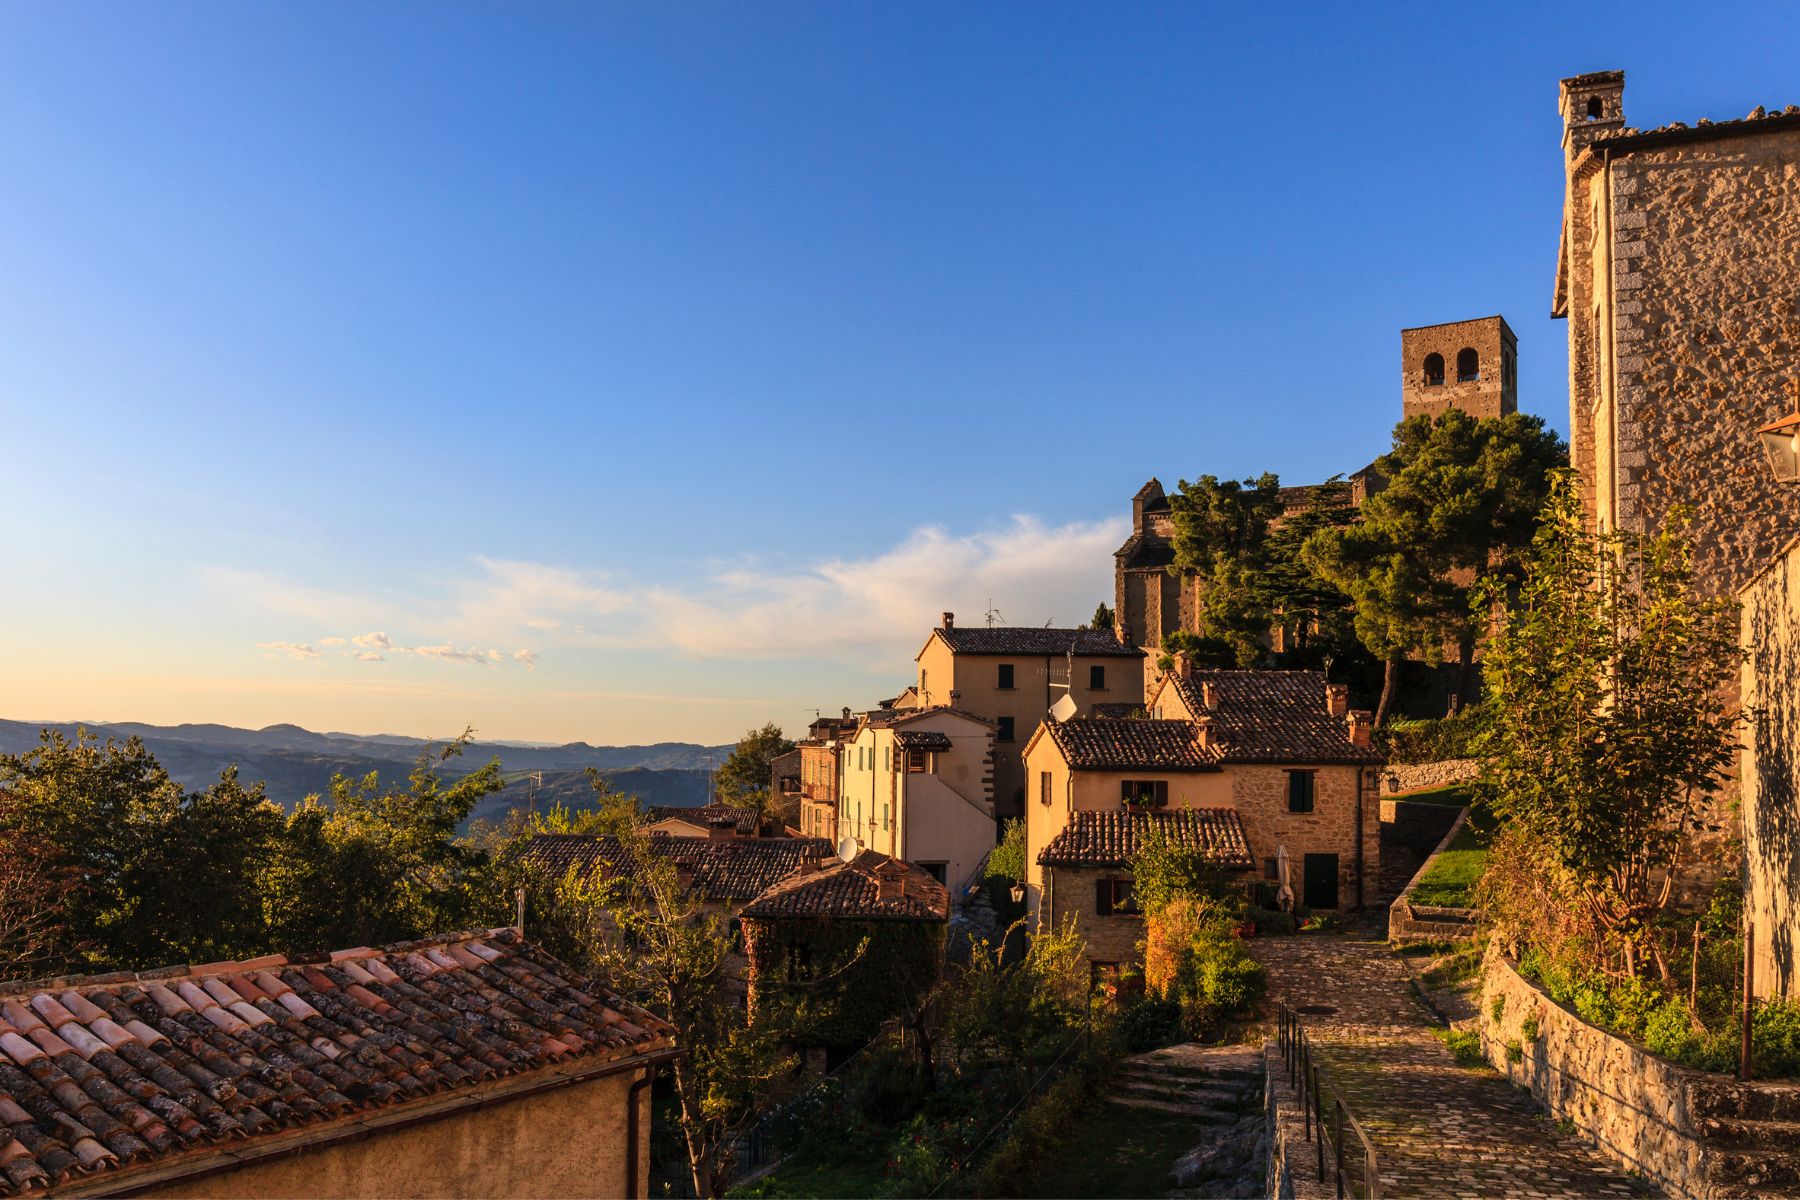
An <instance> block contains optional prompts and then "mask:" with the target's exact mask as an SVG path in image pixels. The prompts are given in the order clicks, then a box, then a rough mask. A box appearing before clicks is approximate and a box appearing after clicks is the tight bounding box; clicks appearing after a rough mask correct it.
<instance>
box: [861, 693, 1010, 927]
mask: <svg viewBox="0 0 1800 1200" xmlns="http://www.w3.org/2000/svg"><path fill="white" fill-rule="evenodd" d="M940 738H941V739H942V742H941V743H940V744H941V745H943V746H944V747H945V748H941V749H912V748H909V746H908V745H907V743H909V742H912V743H920V742H924V743H933V742H937V741H938V739H940ZM993 747H994V727H993V726H992V725H991V724H989V723H988V722H986V721H983V720H981V719H980V718H978V717H975V716H972V715H970V714H968V713H963V712H957V711H955V710H953V709H948V708H931V709H917V710H914V711H912V712H908V713H903V714H892V713H888V714H870V718H869V719H868V720H865V721H864V722H863V723H862V724H861V725H859V726H858V727H857V729H856V730H855V732H854V733H853V734H852V735H851V736H849V737H847V738H846V739H845V740H844V744H843V747H842V750H841V755H840V780H839V798H838V806H837V833H838V835H839V836H840V837H843V836H849V837H853V838H856V839H857V841H858V842H859V843H860V844H861V846H862V847H863V849H865V850H874V851H877V852H879V853H881V854H886V855H890V856H892V857H894V858H898V859H901V860H903V861H905V862H909V863H914V864H916V865H918V866H921V867H924V868H925V869H927V870H929V871H931V872H932V873H933V874H934V875H936V874H939V873H940V872H941V876H940V882H942V883H944V884H945V885H946V886H948V887H949V888H950V892H951V895H952V896H960V895H961V894H962V888H963V887H964V885H966V884H967V883H968V882H969V880H970V878H971V876H972V875H973V874H974V871H975V868H976V867H977V866H979V865H980V863H981V860H982V858H983V856H985V855H986V854H987V852H988V851H989V850H991V849H993V846H994V806H993V800H992V793H991V772H992V770H993Z"/></svg>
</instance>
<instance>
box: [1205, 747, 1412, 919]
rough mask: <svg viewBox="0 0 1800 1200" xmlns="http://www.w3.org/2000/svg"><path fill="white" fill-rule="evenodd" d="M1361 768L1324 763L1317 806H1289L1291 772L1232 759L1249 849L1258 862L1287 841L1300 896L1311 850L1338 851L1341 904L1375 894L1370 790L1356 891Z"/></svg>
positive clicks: (1364, 800) (1376, 839) (1376, 830)
mask: <svg viewBox="0 0 1800 1200" xmlns="http://www.w3.org/2000/svg"><path fill="white" fill-rule="evenodd" d="M1361 770H1362V769H1361V768H1360V767H1350V766H1338V767H1320V768H1318V774H1317V776H1316V777H1315V780H1314V794H1313V810H1312V811H1311V812H1309V813H1291V812H1289V811H1288V779H1287V771H1286V769H1284V768H1282V767H1276V766H1255V765H1250V764H1233V765H1232V766H1231V767H1230V768H1229V771H1228V774H1229V775H1230V777H1231V805H1232V807H1233V808H1235V809H1237V811H1238V816H1239V817H1240V818H1241V819H1242V821H1243V823H1244V833H1245V835H1246V836H1247V837H1248V838H1249V841H1250V852H1251V854H1253V855H1254V856H1255V857H1256V859H1257V862H1258V864H1259V865H1261V863H1262V860H1264V859H1269V858H1274V857H1275V852H1276V849H1277V848H1278V847H1280V846H1286V847H1287V851H1288V855H1289V857H1290V863H1291V865H1290V872H1291V873H1290V876H1289V880H1290V883H1291V885H1292V886H1293V888H1294V892H1295V894H1296V896H1298V895H1299V893H1300V887H1301V864H1302V859H1303V857H1304V856H1305V855H1307V854H1335V855H1337V856H1338V907H1339V908H1345V909H1347V908H1351V907H1354V906H1355V905H1356V904H1357V903H1358V902H1359V899H1360V901H1361V902H1362V903H1365V904H1366V903H1368V902H1370V901H1372V900H1373V899H1374V898H1375V893H1376V890H1377V886H1378V882H1379V879H1380V874H1379V870H1380V865H1381V820H1380V813H1379V812H1378V811H1377V797H1376V795H1375V792H1374V790H1373V789H1372V788H1371V789H1368V790H1367V791H1366V792H1365V793H1364V794H1363V795H1362V797H1361V807H1362V817H1361V819H1362V849H1363V868H1362V869H1363V878H1362V881H1361V894H1360V897H1359V894H1358V880H1357V875H1356V870H1357V867H1356V822H1357V804H1358V797H1357V789H1358V786H1359V784H1358V777H1359V775H1360V774H1361Z"/></svg>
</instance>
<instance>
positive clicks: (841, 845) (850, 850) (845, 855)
mask: <svg viewBox="0 0 1800 1200" xmlns="http://www.w3.org/2000/svg"><path fill="white" fill-rule="evenodd" d="M838 857H839V858H840V859H842V860H843V861H844V862H850V861H852V860H853V859H855V858H856V839H855V838H853V837H843V838H839V839H838Z"/></svg>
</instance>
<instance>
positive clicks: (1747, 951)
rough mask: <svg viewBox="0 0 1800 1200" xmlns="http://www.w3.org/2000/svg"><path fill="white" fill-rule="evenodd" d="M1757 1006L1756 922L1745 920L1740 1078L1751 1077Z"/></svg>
mask: <svg viewBox="0 0 1800 1200" xmlns="http://www.w3.org/2000/svg"><path fill="white" fill-rule="evenodd" d="M1755 1006H1756V922H1754V921H1745V922H1744V1042H1743V1046H1742V1047H1741V1049H1740V1050H1739V1056H1738V1078H1739V1079H1743V1080H1748V1079H1749V1078H1750V1013H1751V1010H1752V1009H1753V1008H1754V1007H1755Z"/></svg>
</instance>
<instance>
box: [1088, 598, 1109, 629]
mask: <svg viewBox="0 0 1800 1200" xmlns="http://www.w3.org/2000/svg"><path fill="white" fill-rule="evenodd" d="M1112 627H1113V610H1112V609H1110V608H1108V607H1107V605H1106V601H1104V600H1102V601H1101V602H1100V603H1099V604H1097V605H1095V606H1094V615H1093V616H1092V617H1090V618H1088V623H1087V624H1086V625H1085V626H1083V628H1086V629H1104V630H1106V631H1107V632H1109V633H1110V632H1111V631H1112Z"/></svg>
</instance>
